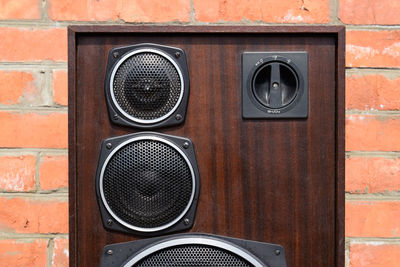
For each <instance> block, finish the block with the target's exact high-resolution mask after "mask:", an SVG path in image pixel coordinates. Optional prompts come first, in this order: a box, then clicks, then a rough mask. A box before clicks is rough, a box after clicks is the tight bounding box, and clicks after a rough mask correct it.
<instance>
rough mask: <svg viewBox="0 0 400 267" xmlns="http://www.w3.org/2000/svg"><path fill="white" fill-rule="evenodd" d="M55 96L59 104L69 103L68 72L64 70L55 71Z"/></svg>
mask: <svg viewBox="0 0 400 267" xmlns="http://www.w3.org/2000/svg"><path fill="white" fill-rule="evenodd" d="M53 98H54V101H55V102H56V103H57V104H60V105H63V106H66V105H68V73H67V72H66V71H64V70H59V71H54V72H53Z"/></svg>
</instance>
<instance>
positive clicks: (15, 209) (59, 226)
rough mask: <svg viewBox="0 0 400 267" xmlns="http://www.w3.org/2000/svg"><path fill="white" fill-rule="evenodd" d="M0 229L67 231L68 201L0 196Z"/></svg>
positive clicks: (26, 231) (30, 231) (5, 230)
mask: <svg viewBox="0 0 400 267" xmlns="http://www.w3.org/2000/svg"><path fill="white" fill-rule="evenodd" d="M0 231H1V232H16V233H41V234H46V233H68V202H67V201H61V200H44V199H36V198H35V199H26V198H17V197H16V198H4V197H0Z"/></svg>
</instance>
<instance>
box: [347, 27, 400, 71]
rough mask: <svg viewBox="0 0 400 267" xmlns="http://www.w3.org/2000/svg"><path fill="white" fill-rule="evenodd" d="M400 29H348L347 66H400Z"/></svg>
mask: <svg viewBox="0 0 400 267" xmlns="http://www.w3.org/2000/svg"><path fill="white" fill-rule="evenodd" d="M399 56H400V31H347V33H346V66H348V67H400V60H399Z"/></svg>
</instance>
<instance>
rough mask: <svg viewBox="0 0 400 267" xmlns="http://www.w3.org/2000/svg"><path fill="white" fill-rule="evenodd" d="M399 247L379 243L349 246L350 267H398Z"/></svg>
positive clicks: (399, 258) (399, 261)
mask: <svg viewBox="0 0 400 267" xmlns="http://www.w3.org/2000/svg"><path fill="white" fill-rule="evenodd" d="M399 263H400V246H399V245H397V244H393V245H391V244H383V243H381V242H375V244H374V243H372V244H371V243H369V244H351V245H350V267H376V266H381V267H398V266H399Z"/></svg>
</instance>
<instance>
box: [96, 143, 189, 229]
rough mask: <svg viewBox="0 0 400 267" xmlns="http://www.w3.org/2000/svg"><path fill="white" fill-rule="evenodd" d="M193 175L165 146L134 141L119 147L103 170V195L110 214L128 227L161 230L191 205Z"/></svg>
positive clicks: (181, 158) (178, 157) (167, 145)
mask: <svg viewBox="0 0 400 267" xmlns="http://www.w3.org/2000/svg"><path fill="white" fill-rule="evenodd" d="M192 186H193V181H192V173H191V170H190V168H189V166H188V164H187V162H186V161H185V159H184V158H183V156H182V155H181V154H180V153H179V152H178V151H177V150H176V149H175V148H174V147H172V146H170V145H169V144H167V143H164V142H161V141H156V140H136V141H133V142H131V143H128V144H127V145H125V146H123V147H121V148H120V149H119V150H118V151H117V152H115V154H114V155H113V156H112V158H111V159H110V160H109V162H108V164H107V166H106V167H105V171H104V176H103V192H104V197H105V200H106V202H107V204H108V206H109V207H110V209H111V210H112V212H113V213H114V214H115V215H116V216H117V217H119V218H120V219H121V220H123V221H124V222H126V223H127V224H129V225H132V226H134V227H140V228H156V227H162V226H164V225H166V224H168V223H170V222H172V221H173V220H174V219H176V218H177V217H178V216H179V215H181V214H182V213H183V212H184V211H185V208H186V207H187V206H188V205H189V204H190V200H191V196H192Z"/></svg>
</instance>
